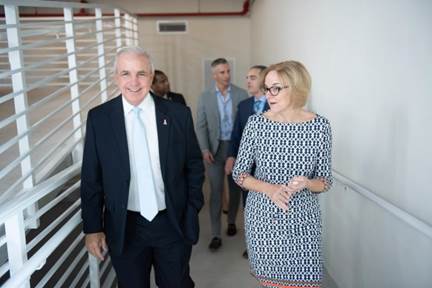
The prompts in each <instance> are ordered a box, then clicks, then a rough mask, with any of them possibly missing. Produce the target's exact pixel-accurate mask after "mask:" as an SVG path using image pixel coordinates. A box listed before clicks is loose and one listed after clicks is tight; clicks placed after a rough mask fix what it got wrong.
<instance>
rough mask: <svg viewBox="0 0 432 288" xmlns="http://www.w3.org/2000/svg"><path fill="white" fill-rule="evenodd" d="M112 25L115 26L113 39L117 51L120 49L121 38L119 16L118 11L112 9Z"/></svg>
mask: <svg viewBox="0 0 432 288" xmlns="http://www.w3.org/2000/svg"><path fill="white" fill-rule="evenodd" d="M114 17H115V19H114V25H115V39H116V47H117V51H118V50H120V49H121V47H122V38H121V30H120V29H121V16H120V10H119V9H114Z"/></svg>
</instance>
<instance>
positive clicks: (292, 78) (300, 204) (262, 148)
mask: <svg viewBox="0 0 432 288" xmlns="http://www.w3.org/2000/svg"><path fill="white" fill-rule="evenodd" d="M263 77H264V82H263V83H262V84H263V89H264V91H265V93H266V97H267V102H268V104H269V106H270V110H269V111H267V112H265V113H263V114H256V115H253V116H251V117H249V120H248V122H247V124H246V127H245V130H244V132H243V137H242V140H241V142H240V149H239V152H238V154H237V159H236V162H235V165H234V170H233V178H234V179H235V180H236V182H237V183H238V184H239V185H240V186H242V187H243V188H244V189H247V190H249V194H248V197H247V202H246V210H245V230H246V242H247V250H248V253H249V264H250V268H251V273H252V274H253V275H254V276H255V277H256V278H257V280H258V281H259V283H260V284H261V286H263V287H272V288H274V287H320V285H321V280H322V273H323V267H322V259H321V214H320V207H319V201H318V195H319V193H321V192H324V191H326V190H328V189H329V188H330V186H331V184H332V174H331V139H332V135H331V128H330V123H329V121H328V120H327V119H326V118H324V117H323V116H320V115H318V114H315V113H312V112H309V111H306V110H304V108H303V107H304V106H305V103H306V100H307V97H308V95H309V92H310V88H311V79H310V75H309V73H308V71H307V70H306V68H305V67H304V66H303V65H302V64H301V63H300V62H297V61H286V62H282V63H279V64H274V65H271V66H270V67H268V68H267V69H266V70H265V71H264V72H263ZM254 165H255V171H254V172H253V174H251V173H252V167H253V166H254Z"/></svg>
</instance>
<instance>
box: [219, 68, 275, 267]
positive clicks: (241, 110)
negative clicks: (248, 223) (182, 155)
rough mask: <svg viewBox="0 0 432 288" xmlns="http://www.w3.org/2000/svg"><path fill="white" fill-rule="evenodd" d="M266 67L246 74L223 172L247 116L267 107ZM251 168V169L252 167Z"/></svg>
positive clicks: (233, 203)
mask: <svg viewBox="0 0 432 288" xmlns="http://www.w3.org/2000/svg"><path fill="white" fill-rule="evenodd" d="M264 69H266V67H265V66H263V65H255V66H252V67H251V68H250V69H249V71H248V73H247V76H246V82H247V88H248V93H249V95H250V96H252V97H249V98H247V99H245V100H243V101H241V102H240V103H239V105H238V107H237V113H236V117H235V121H234V128H233V131H232V133H231V141H230V146H229V149H228V158H227V160H226V163H225V174H226V175H231V173H232V169H233V166H234V162H235V159H236V157H237V153H238V149H239V146H240V140H241V137H242V134H243V130H244V127H245V126H246V123H247V120H248V119H249V116H251V115H254V114H257V113H263V112H264V111H267V110H268V109H269V106H268V104H267V101H266V97H265V95H264V94H263V92H262V90H261V83H260V73H261V72H262V71H264ZM252 170H253V169H252ZM252 173H253V171H252ZM247 193H248V192H247V190H242V198H243V207H244V206H245V205H246V197H247ZM235 196H238V197H237V198H233V199H230V202H229V204H230V209H229V212H230V213H232V214H233V215H231V217H232V218H234V219H235V218H236V217H237V211H238V207H239V203H240V194H237V195H235ZM243 257H245V258H247V250H245V251H244V252H243Z"/></svg>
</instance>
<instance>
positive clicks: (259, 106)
mask: <svg viewBox="0 0 432 288" xmlns="http://www.w3.org/2000/svg"><path fill="white" fill-rule="evenodd" d="M263 104H264V102H263V101H261V100H255V103H254V112H255V113H261V112H262V109H263V106H264V105H263Z"/></svg>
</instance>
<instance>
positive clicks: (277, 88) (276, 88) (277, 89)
mask: <svg viewBox="0 0 432 288" xmlns="http://www.w3.org/2000/svg"><path fill="white" fill-rule="evenodd" d="M288 87H289V86H282V87H280V86H272V87H265V86H264V87H263V92H264V93H265V94H267V93H270V95H272V96H277V95H278V94H279V93H280V91H281V90H283V89H286V88H288Z"/></svg>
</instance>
